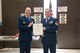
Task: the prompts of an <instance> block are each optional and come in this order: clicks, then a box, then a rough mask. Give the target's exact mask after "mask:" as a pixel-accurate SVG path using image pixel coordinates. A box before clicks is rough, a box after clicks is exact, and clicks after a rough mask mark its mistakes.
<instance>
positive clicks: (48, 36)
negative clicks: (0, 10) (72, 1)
mask: <svg viewBox="0 0 80 53" xmlns="http://www.w3.org/2000/svg"><path fill="white" fill-rule="evenodd" d="M56 22H57V19H56V18H53V17H50V18H49V20H48V21H47V23H46V18H44V19H43V20H42V21H41V23H43V27H46V30H45V31H44V37H42V43H43V44H56V43H57V38H56V31H57V29H58V25H56V24H55V23H56Z"/></svg>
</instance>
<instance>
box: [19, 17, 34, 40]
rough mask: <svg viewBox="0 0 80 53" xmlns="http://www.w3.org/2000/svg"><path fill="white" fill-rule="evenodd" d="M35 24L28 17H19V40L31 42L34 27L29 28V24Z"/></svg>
mask: <svg viewBox="0 0 80 53" xmlns="http://www.w3.org/2000/svg"><path fill="white" fill-rule="evenodd" d="M30 22H33V19H32V18H29V19H28V18H26V16H21V17H19V33H20V35H19V40H20V41H31V40H32V27H28V25H29V23H30Z"/></svg>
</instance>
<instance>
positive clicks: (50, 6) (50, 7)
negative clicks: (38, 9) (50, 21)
mask: <svg viewBox="0 0 80 53" xmlns="http://www.w3.org/2000/svg"><path fill="white" fill-rule="evenodd" d="M49 9H50V10H52V4H51V0H50V2H49Z"/></svg>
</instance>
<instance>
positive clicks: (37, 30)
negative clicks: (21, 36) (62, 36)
mask: <svg viewBox="0 0 80 53" xmlns="http://www.w3.org/2000/svg"><path fill="white" fill-rule="evenodd" d="M33 34H34V35H36V36H38V35H43V24H42V23H36V24H33Z"/></svg>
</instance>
